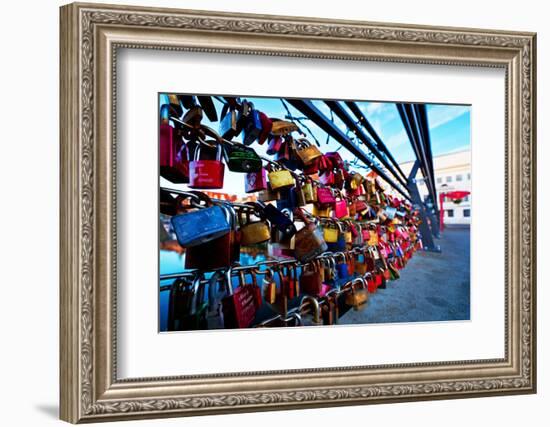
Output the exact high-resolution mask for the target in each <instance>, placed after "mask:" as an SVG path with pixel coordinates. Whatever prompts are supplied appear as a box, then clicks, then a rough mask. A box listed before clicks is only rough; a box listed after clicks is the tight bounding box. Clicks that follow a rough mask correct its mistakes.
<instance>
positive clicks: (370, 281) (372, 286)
mask: <svg viewBox="0 0 550 427" xmlns="http://www.w3.org/2000/svg"><path fill="white" fill-rule="evenodd" d="M365 278H366V279H367V290H368V292H369V293H371V294H372V293H374V292H376V289H377V288H378V286H377V284H376V277H373V275H372V274H371V273H367V274H365ZM379 281H380V283H381V282H382V280H381V279H380V280H379Z"/></svg>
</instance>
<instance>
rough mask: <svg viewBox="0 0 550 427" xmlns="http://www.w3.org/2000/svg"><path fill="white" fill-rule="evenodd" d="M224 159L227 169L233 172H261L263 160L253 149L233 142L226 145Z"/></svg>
mask: <svg viewBox="0 0 550 427" xmlns="http://www.w3.org/2000/svg"><path fill="white" fill-rule="evenodd" d="M224 157H225V161H226V163H227V167H228V169H229V170H230V171H232V172H244V173H248V172H260V171H261V170H262V159H261V158H260V156H258V154H257V153H256V151H255V150H254V149H253V148H251V147H246V146H244V145H243V144H239V143H236V142H233V143H231V144H225V145H224Z"/></svg>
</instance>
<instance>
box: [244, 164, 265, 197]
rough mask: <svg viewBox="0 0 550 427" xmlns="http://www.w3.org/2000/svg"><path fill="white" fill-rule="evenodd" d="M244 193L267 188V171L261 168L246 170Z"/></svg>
mask: <svg viewBox="0 0 550 427" xmlns="http://www.w3.org/2000/svg"><path fill="white" fill-rule="evenodd" d="M244 186H245V190H244V191H245V192H246V193H255V192H257V191H262V190H267V171H266V170H265V169H264V168H262V169H261V170H260V171H259V172H248V173H247V174H246V175H245V177H244Z"/></svg>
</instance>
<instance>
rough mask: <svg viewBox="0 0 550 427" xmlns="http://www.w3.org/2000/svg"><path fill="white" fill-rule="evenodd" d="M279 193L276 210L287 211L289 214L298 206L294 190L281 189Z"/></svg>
mask: <svg viewBox="0 0 550 427" xmlns="http://www.w3.org/2000/svg"><path fill="white" fill-rule="evenodd" d="M277 191H278V192H279V195H280V197H279V200H277V201H276V203H275V204H276V205H277V209H280V210H283V209H288V210H290V211H291V212H292V211H293V210H294V209H295V208H296V207H297V206H298V201H297V198H296V197H297V194H296V192H295V191H294V188H281V189H280V190H277Z"/></svg>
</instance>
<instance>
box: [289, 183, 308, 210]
mask: <svg viewBox="0 0 550 427" xmlns="http://www.w3.org/2000/svg"><path fill="white" fill-rule="evenodd" d="M292 191H293V192H294V194H295V197H296V206H297V207H303V206H305V205H307V200H306V193H305V192H304V187H303V185H302V182H301V181H300V180H299V181H297V182H296V186H295V187H294V188H293V189H292Z"/></svg>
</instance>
